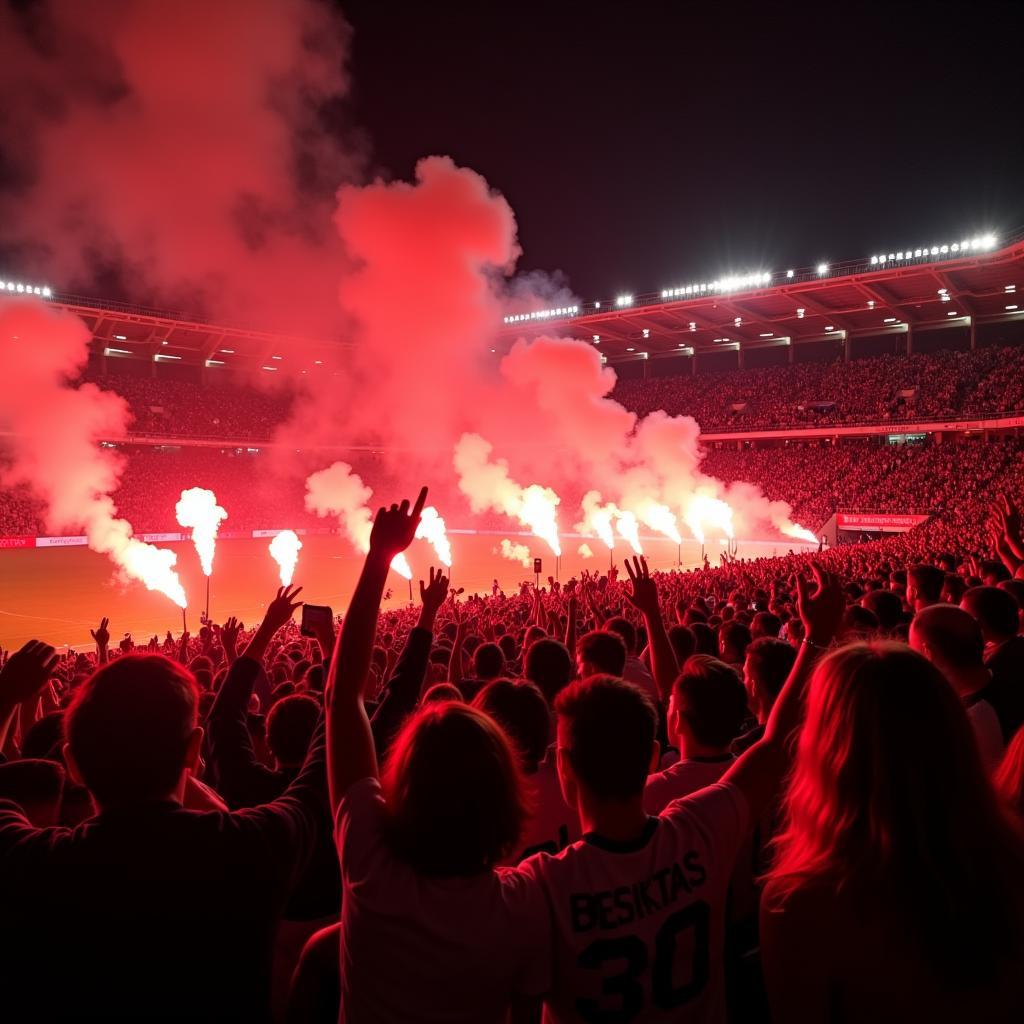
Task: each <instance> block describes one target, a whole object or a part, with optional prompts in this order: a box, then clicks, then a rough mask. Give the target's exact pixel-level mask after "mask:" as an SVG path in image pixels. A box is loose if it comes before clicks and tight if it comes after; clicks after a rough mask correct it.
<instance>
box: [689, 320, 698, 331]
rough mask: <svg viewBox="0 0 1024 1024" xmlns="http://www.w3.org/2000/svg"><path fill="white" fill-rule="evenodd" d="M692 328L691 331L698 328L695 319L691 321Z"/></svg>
mask: <svg viewBox="0 0 1024 1024" xmlns="http://www.w3.org/2000/svg"><path fill="white" fill-rule="evenodd" d="M690 330H691V331H695V330H697V325H696V323H694V321H693V320H691V321H690Z"/></svg>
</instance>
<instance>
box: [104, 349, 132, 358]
mask: <svg viewBox="0 0 1024 1024" xmlns="http://www.w3.org/2000/svg"><path fill="white" fill-rule="evenodd" d="M103 354H104V355H105V356H130V355H131V352H130V351H129V350H128V349H126V348H105V349H104V350H103Z"/></svg>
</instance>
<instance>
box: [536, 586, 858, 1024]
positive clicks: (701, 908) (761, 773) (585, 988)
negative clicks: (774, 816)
mask: <svg viewBox="0 0 1024 1024" xmlns="http://www.w3.org/2000/svg"><path fill="white" fill-rule="evenodd" d="M815 582H816V585H812V584H810V583H809V582H808V581H806V580H804V579H803V578H802V577H801V578H800V580H799V584H798V585H799V593H800V607H801V614H802V616H803V619H804V623H805V626H806V629H807V640H806V642H805V643H804V644H802V645H801V649H800V654H799V656H798V658H797V662H796V664H795V666H794V669H793V672H792V674H791V675H790V678H789V680H788V681H787V683H786V686H785V687H784V688H783V691H782V693H781V694H780V695H779V698H778V700H777V701H776V704H775V708H774V709H773V711H772V714H771V716H770V718H769V720H768V723H767V725H766V728H765V736H764V739H763V740H761V741H760V742H759V743H756V744H754V746H752V747H751V748H750V750H748V751H747V752H746V753H745V754H743V756H741V757H740V758H738V759H737V760H736V761H735V762H734V763H733V764H732V766H731V767H730V768H729V770H728V771H727V772H726V773H725V775H724V776H723V778H722V781H721V783H718V784H716V785H713V786H709V787H706V788H704V789H702V790H701V791H700V792H698V793H695V794H693V795H692V796H689V797H687V798H685V799H682V800H677V801H674V802H672V803H670V804H669V805H668V807H667V808H666V809H665V810H664V812H663V813H662V814H661V815H659V816H657V817H651V816H650V815H648V814H647V813H646V812H645V810H644V806H643V800H644V786H645V783H646V781H647V774H648V772H649V771H650V770H651V768H652V767H653V766H654V765H655V764H656V763H657V758H658V745H657V743H656V741H655V729H656V723H657V714H656V711H655V708H654V706H653V704H652V703H651V701H650V699H649V698H648V697H647V696H646V695H645V694H643V693H642V692H641V691H640V690H639V689H637V688H636V687H634V686H632V685H631V684H629V683H626V682H624V681H623V680H621V679H615V678H611V677H608V676H595V677H593V678H590V679H582V680H579V681H577V682H575V683H573V684H572V685H571V686H569V687H568V688H567V689H566V690H564V691H563V693H562V694H561V695H560V696H559V698H558V701H557V702H556V707H555V710H556V712H557V713H558V774H559V778H560V780H561V784H562V790H563V792H564V794H565V797H566V800H567V801H568V802H569V803H571V804H573V805H575V806H576V808H577V809H578V812H579V817H580V824H581V827H582V830H583V839H582V840H580V842H578V843H575V844H573V845H572V846H570V847H568V848H567V849H565V850H563V851H562V852H561V853H560V854H558V855H557V856H554V857H552V856H549V855H547V854H543V853H540V854H537V855H536V856H535V857H531V858H530V859H529V860H527V861H525V862H524V863H523V864H522V865H521V866H520V870H521V871H523V872H524V873H531V874H532V875H533V876H534V878H535V879H536V880H537V881H539V883H540V885H541V886H542V887H543V889H544V891H545V894H546V895H547V899H548V903H549V906H550V908H551V915H552V921H553V926H554V935H553V942H554V951H555V955H554V976H553V985H552V989H551V991H550V992H549V994H548V996H547V997H546V999H545V1015H544V1016H545V1021H548V1022H550V1024H563V1022H568V1021H597V1020H621V1021H630V1022H640V1024H643V1022H653V1021H675V1022H687V1024H688V1022H716V1024H717V1022H722V1021H724V1020H725V1014H726V1007H725V978H724V971H723V963H724V948H723V946H724V937H725V914H726V903H727V892H728V888H729V882H730V877H731V875H732V870H733V866H734V863H735V860H736V856H737V853H738V852H739V850H740V848H741V846H742V844H743V842H744V840H745V838H746V836H747V833H748V831H749V830H750V828H751V823H752V822H753V821H754V820H755V818H756V817H757V816H758V815H760V814H761V812H762V811H763V809H764V808H765V807H767V805H768V803H769V801H770V800H771V799H772V798H773V796H774V793H775V790H776V788H777V787H778V785H779V784H780V782H781V779H782V777H783V774H784V773H785V771H786V768H787V762H788V750H789V748H788V745H787V741H788V739H789V737H790V735H791V733H792V732H793V730H794V729H796V728H797V727H798V725H799V721H800V714H801V708H802V699H803V689H804V685H805V683H806V680H807V678H808V676H809V674H810V671H811V668H812V666H813V664H814V662H815V661H816V660H817V657H818V656H819V654H820V653H821V652H822V651H823V650H824V649H825V647H826V646H827V645H828V644H829V643H830V642H831V640H832V638H833V637H834V636H835V633H836V631H837V630H838V628H839V624H840V622H841V619H842V615H843V612H844V610H845V602H844V600H843V593H842V590H841V588H840V586H839V584H838V582H837V581H836V580H835V579H834V578H833V577H831V576H828V575H827V574H823V573H820V572H818V570H815ZM812 591H813V594H812V593H811V592H812Z"/></svg>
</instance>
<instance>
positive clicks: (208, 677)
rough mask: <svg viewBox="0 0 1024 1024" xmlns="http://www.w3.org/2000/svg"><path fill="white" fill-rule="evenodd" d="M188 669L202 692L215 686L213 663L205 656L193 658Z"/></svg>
mask: <svg viewBox="0 0 1024 1024" xmlns="http://www.w3.org/2000/svg"><path fill="white" fill-rule="evenodd" d="M188 667H189V671H191V673H192V675H193V676H194V677H195V681H196V685H197V686H198V687H199V689H200V690H209V689H210V688H211V687H212V686H213V662H212V661H211V660H210V659H209V658H208V657H206V655H205V654H200V655H198V656H197V657H195V658H193V659H192V660H191V661H190V662H189V666H188Z"/></svg>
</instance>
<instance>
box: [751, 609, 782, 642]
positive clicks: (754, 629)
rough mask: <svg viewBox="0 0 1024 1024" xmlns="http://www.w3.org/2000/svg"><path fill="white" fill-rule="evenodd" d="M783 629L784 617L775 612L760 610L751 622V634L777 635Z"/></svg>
mask: <svg viewBox="0 0 1024 1024" xmlns="http://www.w3.org/2000/svg"><path fill="white" fill-rule="evenodd" d="M781 631H782V619H780V618H779V617H778V615H776V614H775V613H774V612H758V613H757V614H756V615H755V616H754V621H753V622H752V623H751V624H750V635H751V636H755V635H756V636H757V637H758V638H759V639H760V638H762V637H777V636H778V635H779V633H780V632H781Z"/></svg>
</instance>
